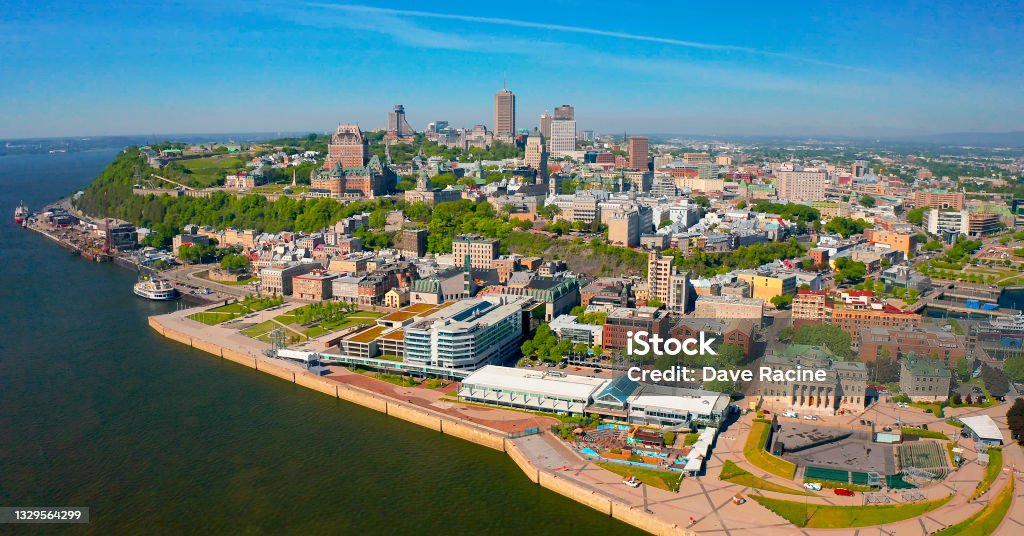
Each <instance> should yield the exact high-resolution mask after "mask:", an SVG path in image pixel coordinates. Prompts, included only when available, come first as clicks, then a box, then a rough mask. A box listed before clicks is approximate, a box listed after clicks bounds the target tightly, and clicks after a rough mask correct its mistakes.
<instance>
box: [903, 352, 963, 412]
mask: <svg viewBox="0 0 1024 536" xmlns="http://www.w3.org/2000/svg"><path fill="white" fill-rule="evenodd" d="M952 376H953V375H952V374H951V373H950V372H949V367H948V366H947V365H946V364H945V363H943V362H942V361H938V360H935V359H929V358H926V357H919V356H918V355H917V354H914V353H910V354H908V355H907V356H906V357H904V358H903V359H902V360H901V361H900V392H902V393H903V394H905V395H907V396H909V397H910V399H911V400H913V401H914V402H921V401H927V402H933V401H935V402H937V401H942V400H946V399H947V398H949V387H950V382H951V381H952Z"/></svg>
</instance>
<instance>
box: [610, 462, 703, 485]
mask: <svg viewBox="0 0 1024 536" xmlns="http://www.w3.org/2000/svg"><path fill="white" fill-rule="evenodd" d="M597 465H598V466H599V467H601V468H602V469H607V470H609V471H611V472H613V473H615V474H617V475H621V476H624V477H630V476H635V477H636V478H637V480H639V481H641V482H643V483H644V484H647V485H648V486H654V487H656V488H658V489H664V490H668V491H679V482H680V481H681V480H682V478H683V474H682V473H676V472H672V471H655V470H654V469H646V468H644V467H631V466H628V465H620V464H617V463H604V462H598V463H597Z"/></svg>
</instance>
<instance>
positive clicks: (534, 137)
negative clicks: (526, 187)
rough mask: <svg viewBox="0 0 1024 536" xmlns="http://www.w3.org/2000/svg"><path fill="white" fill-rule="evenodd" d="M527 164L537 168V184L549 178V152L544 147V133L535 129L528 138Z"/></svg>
mask: <svg viewBox="0 0 1024 536" xmlns="http://www.w3.org/2000/svg"><path fill="white" fill-rule="evenodd" d="M525 160H526V165H527V166H529V167H530V168H532V169H535V170H537V184H543V183H545V182H547V179H548V152H547V149H545V148H544V135H543V134H541V133H540V132H539V131H538V130H536V129H534V130H533V132H530V137H529V138H526V157H525Z"/></svg>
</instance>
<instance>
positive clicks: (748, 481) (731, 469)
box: [718, 460, 817, 497]
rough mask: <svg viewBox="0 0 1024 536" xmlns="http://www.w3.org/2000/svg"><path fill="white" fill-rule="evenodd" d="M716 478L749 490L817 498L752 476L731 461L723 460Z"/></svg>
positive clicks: (814, 495) (808, 493)
mask: <svg viewBox="0 0 1024 536" xmlns="http://www.w3.org/2000/svg"><path fill="white" fill-rule="evenodd" d="M718 478H720V479H721V480H725V481H727V482H732V483H733V484H739V485H740V486H747V487H750V488H756V489H763V490H765V491H775V492H778V493H787V494H789V495H808V496H811V497H817V495H816V494H814V493H810V492H806V491H803V490H798V489H794V488H789V487H786V486H780V485H779V484H776V483H774V482H769V481H767V480H765V479H763V478H760V477H756V476H754V475H753V474H752V473H751V472H750V471H747V470H746V469H743V468H742V467H740V466H738V465H736V464H735V463H734V462H733V461H732V460H725V464H724V465H723V466H722V472H721V474H719V475H718Z"/></svg>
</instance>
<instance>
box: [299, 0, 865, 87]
mask: <svg viewBox="0 0 1024 536" xmlns="http://www.w3.org/2000/svg"><path fill="white" fill-rule="evenodd" d="M305 5H307V6H310V7H317V8H323V9H334V10H341V11H348V12H356V13H373V14H378V15H391V16H401V17H412V18H428V19H443V20H454V21H461V22H473V23H479V24H494V25H498V26H513V27H517V28H533V29H538V30H552V31H557V32H568V33H576V34H586V35H596V36H601V37H610V38H614V39H625V40H629V41H643V42H648V43H659V44H663V45H672V46H678V47H685V48H692V49H698V50H708V51H718V52H739V53H744V54H751V55H756V56H764V57H770V58H778V59H786V60H791V61H795V62H800V63H809V64H813V65H819V66H823V67H832V68H836V69H847V70H852V71H861V72H871V71H870V70H869V69H866V68H864V67H862V66H858V65H845V64H841V63H833V62H829V61H824V60H819V59H816V58H808V57H804V56H799V55H793V54H788V53H784V52H774V51H770V50H763V49H759V48H753V47H744V46H737V45H727V44H718V43H703V42H699V41H686V40H682V39H671V38H667V37H658V36H651V35H641V34H633V33H627V32H614V31H609V30H601V29H596V28H584V27H580V26H568V25H563V24H549V23H542V22H532V21H525V20H518V19H506V18H497V17H477V16H472V15H458V14H454V13H436V12H431V11H417V10H411V9H391V8H382V7H372V6H363V5H357V4H332V3H323V2H307V3H306V4H305Z"/></svg>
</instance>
